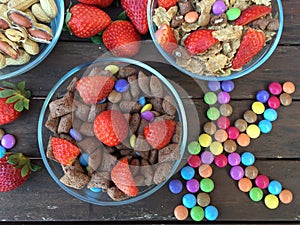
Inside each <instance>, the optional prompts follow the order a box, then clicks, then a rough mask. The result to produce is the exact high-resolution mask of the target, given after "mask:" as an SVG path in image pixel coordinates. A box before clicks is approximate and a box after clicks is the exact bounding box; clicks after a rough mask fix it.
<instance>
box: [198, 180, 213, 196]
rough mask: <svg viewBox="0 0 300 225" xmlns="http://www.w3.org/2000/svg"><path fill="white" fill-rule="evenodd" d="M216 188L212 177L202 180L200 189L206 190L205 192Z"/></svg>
mask: <svg viewBox="0 0 300 225" xmlns="http://www.w3.org/2000/svg"><path fill="white" fill-rule="evenodd" d="M214 188H215V184H214V182H213V180H212V179H210V178H203V179H202V180H201V181H200V189H201V191H203V192H205V193H209V192H212V191H213V190H214Z"/></svg>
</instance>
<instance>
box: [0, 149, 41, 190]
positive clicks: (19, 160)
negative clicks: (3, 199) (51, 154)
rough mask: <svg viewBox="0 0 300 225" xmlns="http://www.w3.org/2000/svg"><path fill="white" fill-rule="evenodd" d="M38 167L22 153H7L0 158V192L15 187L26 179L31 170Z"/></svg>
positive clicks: (35, 169)
mask: <svg viewBox="0 0 300 225" xmlns="http://www.w3.org/2000/svg"><path fill="white" fill-rule="evenodd" d="M39 169H40V167H39V166H36V165H33V164H31V163H30V160H29V158H27V157H25V156H24V155H23V154H22V153H12V152H9V153H7V154H6V155H5V156H3V157H2V158H0V192H7V191H11V190H13V189H16V188H17V187H19V186H20V185H22V184H23V183H24V182H25V181H26V180H27V179H28V177H29V175H30V172H31V171H37V170H39Z"/></svg>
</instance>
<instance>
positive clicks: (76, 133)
mask: <svg viewBox="0 0 300 225" xmlns="http://www.w3.org/2000/svg"><path fill="white" fill-rule="evenodd" d="M69 132H70V135H71V137H72V138H74V139H75V141H78V142H79V141H81V140H82V136H81V134H80V132H79V131H78V130H76V129H75V128H71V129H70V131H69Z"/></svg>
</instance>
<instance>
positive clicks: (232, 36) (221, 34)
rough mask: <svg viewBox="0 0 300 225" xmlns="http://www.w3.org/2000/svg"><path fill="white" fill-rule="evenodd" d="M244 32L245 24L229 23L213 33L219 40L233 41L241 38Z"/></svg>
mask: <svg viewBox="0 0 300 225" xmlns="http://www.w3.org/2000/svg"><path fill="white" fill-rule="evenodd" d="M242 32H243V26H232V25H229V26H227V27H226V28H223V29H221V30H217V31H214V32H213V33H212V35H213V36H214V38H216V39H218V40H219V41H231V40H237V39H240V38H241V36H242Z"/></svg>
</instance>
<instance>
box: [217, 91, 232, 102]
mask: <svg viewBox="0 0 300 225" xmlns="http://www.w3.org/2000/svg"><path fill="white" fill-rule="evenodd" d="M218 102H219V103H220V104H227V103H229V102H230V95H229V94H228V93H227V92H225V91H222V92H220V93H219V94H218Z"/></svg>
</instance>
